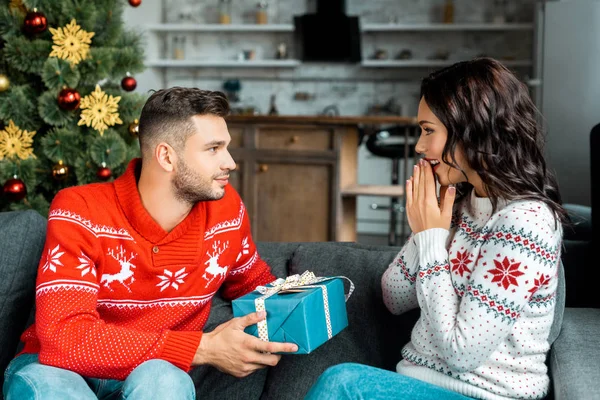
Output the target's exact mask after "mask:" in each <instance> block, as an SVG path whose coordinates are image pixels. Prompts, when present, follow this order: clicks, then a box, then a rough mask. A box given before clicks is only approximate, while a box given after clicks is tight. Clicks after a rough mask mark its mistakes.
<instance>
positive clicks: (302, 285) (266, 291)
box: [254, 271, 354, 342]
mask: <svg viewBox="0 0 600 400" xmlns="http://www.w3.org/2000/svg"><path fill="white" fill-rule="evenodd" d="M335 278H343V279H346V280H347V281H348V282H350V290H349V291H348V294H347V295H345V297H346V299H345V300H346V301H348V299H349V298H350V296H351V295H352V292H353V291H354V283H353V282H352V281H351V280H350V279H348V278H346V277H345V276H333V277H327V278H319V277H317V276H315V274H314V273H312V272H311V271H304V273H302V275H298V274H295V275H290V276H288V277H287V278H285V279H281V278H279V279H276V280H275V281H273V282H271V283H270V285H271V286H257V287H256V290H257V291H258V292H259V293H260V294H262V296H260V297H259V298H257V299H256V300H254V306H255V307H256V311H257V312H258V311H265V310H266V308H265V300H266V299H268V298H269V297H271V296H273V295H275V294H277V293H289V292H298V291H301V290H306V289H310V288H320V289H321V291H322V292H323V305H324V308H325V324H326V325H327V337H328V338H329V339H331V337H332V336H333V335H332V329H331V318H330V314H329V297H328V294H327V287H326V286H325V285H317V283H320V282H323V281H328V280H331V279H335ZM257 326H258V337H259V338H260V339H261V340H263V341H265V342H268V341H269V329H268V326H267V319H266V318H265V319H263V320H262V321H259V322H258V324H257Z"/></svg>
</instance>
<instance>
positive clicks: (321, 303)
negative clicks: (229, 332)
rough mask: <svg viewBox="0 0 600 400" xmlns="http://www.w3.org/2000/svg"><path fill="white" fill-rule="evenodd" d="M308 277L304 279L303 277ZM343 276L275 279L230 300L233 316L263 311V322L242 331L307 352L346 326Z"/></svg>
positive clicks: (346, 297) (300, 351) (345, 298)
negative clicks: (292, 345) (266, 284)
mask: <svg viewBox="0 0 600 400" xmlns="http://www.w3.org/2000/svg"><path fill="white" fill-rule="evenodd" d="M307 276H308V277H309V279H306V277H307ZM343 279H347V278H343V277H333V278H315V277H314V275H312V274H311V273H308V275H307V273H305V274H303V275H302V276H301V277H299V276H297V275H295V276H292V277H288V279H287V280H286V281H283V280H278V281H275V282H274V283H272V284H271V285H270V286H263V287H259V288H257V290H255V291H253V292H251V293H248V294H247V295H245V296H242V297H240V298H238V299H236V300H234V301H233V302H232V306H233V315H234V317H242V316H244V315H247V314H250V313H253V312H256V311H262V310H265V311H266V312H267V318H266V321H261V322H259V323H258V324H257V325H251V326H248V327H247V328H246V329H245V332H246V333H248V334H250V335H254V336H256V337H259V338H261V339H262V340H268V341H270V342H286V343H295V344H297V345H298V351H297V352H295V353H286V354H309V353H311V352H312V351H314V350H315V349H316V348H317V347H319V346H320V345H322V344H323V343H325V342H326V341H328V340H329V339H331V338H332V337H333V336H335V335H337V334H338V333H339V332H341V331H342V330H343V329H344V328H345V327H346V326H348V316H347V314H346V301H347V299H348V298H349V297H350V295H351V294H352V290H353V289H354V285H353V284H352V282H350V285H351V286H350V288H351V289H350V292H349V294H348V295H346V294H345V293H344V282H343ZM286 282H287V283H286Z"/></svg>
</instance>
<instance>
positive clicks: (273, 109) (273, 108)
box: [269, 94, 279, 115]
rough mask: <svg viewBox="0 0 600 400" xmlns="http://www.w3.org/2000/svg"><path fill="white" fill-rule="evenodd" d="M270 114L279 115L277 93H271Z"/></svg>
mask: <svg viewBox="0 0 600 400" xmlns="http://www.w3.org/2000/svg"><path fill="white" fill-rule="evenodd" d="M269 115H279V110H278V109H277V104H275V95H274V94H272V95H271V106H270V107H269Z"/></svg>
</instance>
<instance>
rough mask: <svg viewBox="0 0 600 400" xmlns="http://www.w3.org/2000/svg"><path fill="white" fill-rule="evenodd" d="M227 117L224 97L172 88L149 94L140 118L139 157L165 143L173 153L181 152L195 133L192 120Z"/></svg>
mask: <svg viewBox="0 0 600 400" xmlns="http://www.w3.org/2000/svg"><path fill="white" fill-rule="evenodd" d="M228 114H229V102H228V101H227V97H226V96H225V94H224V93H222V92H219V91H211V90H201V89H198V88H185V87H172V88H169V89H161V90H159V91H157V92H155V93H153V94H152V95H151V96H150V98H148V101H146V104H145V105H144V108H143V109H142V114H141V116H140V125H139V139H140V148H141V152H142V154H144V153H146V152H152V151H153V150H154V146H156V145H157V144H158V143H160V142H166V143H168V144H170V145H171V146H173V148H174V149H175V150H181V149H183V147H184V145H185V141H186V140H187V138H188V137H190V136H192V135H193V134H194V133H195V129H194V124H193V122H192V117H193V116H196V115H214V116H218V117H225V116H227V115H228Z"/></svg>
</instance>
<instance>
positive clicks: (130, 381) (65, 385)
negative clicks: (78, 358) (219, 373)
mask: <svg viewBox="0 0 600 400" xmlns="http://www.w3.org/2000/svg"><path fill="white" fill-rule="evenodd" d="M4 377H5V380H4V388H3V389H4V390H3V391H4V398H5V400H23V399H36V400H38V399H61V400H71V399H73V400H75V399H77V400H88V399H90V400H97V399H102V400H120V399H127V400H133V399H157V400H158V399H160V400H168V399H173V400H175V399H177V400H194V399H195V398H196V393H195V392H196V390H195V388H194V383H193V381H192V378H190V376H189V375H188V374H187V373H185V372H184V371H182V370H181V369H179V368H177V367H176V366H174V365H173V364H171V363H169V362H167V361H164V360H149V361H146V362H144V363H142V364H140V365H139V366H138V367H137V368H136V369H134V370H133V371H132V372H131V374H129V376H128V377H127V379H125V380H124V381H117V380H113V379H95V378H85V377H82V376H81V375H79V374H77V373H75V372H72V371H69V370H66V369H62V368H55V367H51V366H48V365H42V364H40V363H39V362H38V357H37V354H22V355H20V356H19V357H17V358H15V359H14V360H12V361H11V362H10V364H9V365H8V368H7V369H6V372H5V373H4Z"/></svg>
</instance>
